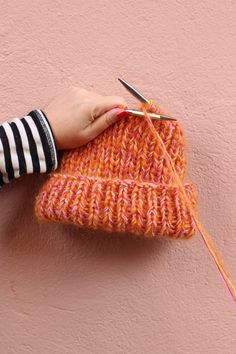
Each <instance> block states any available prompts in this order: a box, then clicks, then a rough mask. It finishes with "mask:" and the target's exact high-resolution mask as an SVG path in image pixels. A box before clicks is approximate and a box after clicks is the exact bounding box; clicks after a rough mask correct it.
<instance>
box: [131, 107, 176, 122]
mask: <svg viewBox="0 0 236 354" xmlns="http://www.w3.org/2000/svg"><path fill="white" fill-rule="evenodd" d="M124 112H127V113H128V114H129V115H131V116H135V117H144V113H143V112H142V111H138V110H135V109H125V111H124ZM148 115H149V116H150V118H152V119H160V120H175V121H176V120H177V119H175V118H172V117H169V116H164V115H163V114H157V113H150V112H148Z"/></svg>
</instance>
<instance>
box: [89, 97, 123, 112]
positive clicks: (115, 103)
mask: <svg viewBox="0 0 236 354" xmlns="http://www.w3.org/2000/svg"><path fill="white" fill-rule="evenodd" d="M116 107H119V108H123V109H125V108H127V103H126V101H125V99H124V98H123V97H121V96H100V97H99V98H98V99H97V101H96V102H95V104H94V108H93V115H94V116H95V117H99V116H101V115H102V114H103V113H105V112H107V111H110V110H111V109H112V108H116Z"/></svg>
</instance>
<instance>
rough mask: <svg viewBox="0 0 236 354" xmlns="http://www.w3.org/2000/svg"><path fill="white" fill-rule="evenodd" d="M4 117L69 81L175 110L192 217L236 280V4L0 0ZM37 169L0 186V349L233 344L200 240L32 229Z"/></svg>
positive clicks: (37, 103) (228, 309)
mask: <svg viewBox="0 0 236 354" xmlns="http://www.w3.org/2000/svg"><path fill="white" fill-rule="evenodd" d="M0 8H1V21H0V43H1V47H0V79H1V105H0V117H1V120H2V121H3V120H5V119H8V118H12V117H15V116H20V115H23V114H26V113H27V112H28V111H29V110H31V109H33V108H38V107H39V108H43V107H44V106H45V104H46V103H47V102H49V100H50V99H51V98H52V97H53V96H54V95H55V94H56V93H57V92H59V91H60V90H61V89H62V88H63V87H65V85H70V84H75V85H76V84H77V85H81V86H83V87H86V88H87V89H93V90H95V91H98V92H100V93H104V94H119V95H124V96H125V97H126V98H127V99H128V100H129V103H130V105H133V104H135V101H134V100H132V99H130V97H129V95H128V94H127V93H126V91H124V90H123V88H122V87H121V86H120V84H119V83H118V82H117V77H118V76H121V77H123V78H125V79H127V80H128V81H131V82H132V83H134V84H136V86H137V87H139V88H140V89H142V90H143V91H144V93H146V94H147V95H150V96H151V97H152V98H153V99H155V101H157V102H161V103H162V105H164V106H165V107H166V109H168V111H169V112H172V113H173V114H175V115H176V116H177V117H179V118H180V120H181V122H182V124H183V126H184V129H185V133H186V138H187V144H188V159H189V166H188V167H189V177H190V178H191V179H192V180H193V182H195V183H196V185H197V186H198V191H199V199H200V205H201V220H202V221H203V223H204V224H205V226H206V227H207V229H208V230H209V231H210V232H211V233H212V234H213V235H214V237H215V239H216V243H217V246H218V248H219V249H220V250H221V253H222V255H223V258H224V260H225V263H226V265H227V268H228V269H229V270H230V272H231V274H232V278H233V279H234V282H236V257H235V254H236V234H235V232H236V217H235V215H236V206H235V200H236V187H235V186H236V169H235V166H236V152H235V151H236V142H235V140H236V118H235V117H236V115H235V114H236V103H235V96H236V90H235V87H236V64H235V55H236V47H235V43H236V22H235V18H236V5H235V1H229V0H224V1H223V0H222V1H220V0H219V1H214V0H208V1H203V0H201V1H197V0H196V1H193V0H192V1H181V0H178V1H177V0H176V1H164V0H163V1H161V0H156V1H154V0H129V1H120V2H116V1H108V0H107V1H95V0H93V1H92V0H87V1H76V0H73V1H67V2H65V1H32V2H30V1H26V0H24V1H22V0H21V1H16V0H14V1H13V0H12V1H10V2H5V1H0ZM45 177H46V176H43V175H40V176H34V177H33V176H24V177H23V178H22V179H21V180H18V181H14V182H13V183H12V184H11V185H8V186H6V187H4V189H3V190H2V191H1V192H0V193H1V198H0V200H1V216H0V279H1V286H0V346H1V348H0V350H1V353H4V354H5V353H7V354H8V353H17V354H21V353H22V354H23V353H24V354H26V353H67V354H69V353H116V354H118V353H158V354H162V353H163V354H166V353H168V354H175V353H186V354H189V353H191V354H199V353H207V354H208V353H214V354H231V353H235V345H236V335H235V332H236V316H235V305H234V304H233V301H232V300H231V298H230V297H229V296H228V294H227V291H226V289H225V287H224V285H223V283H222V281H221V278H220V276H219V274H218V272H217V270H216V267H215V266H214V264H213V261H212V260H211V258H210V257H209V255H208V252H207V250H206V249H205V247H204V245H203V243H202V242H201V240H200V237H199V236H196V237H195V238H193V239H192V240H190V241H189V242H175V241H167V240H162V241H157V242H142V241H138V240H133V239H131V238H130V237H128V236H127V237H125V238H124V237H122V238H120V237H117V236H115V235H114V236H110V237H108V236H106V235H100V234H98V233H96V232H94V233H91V232H85V231H83V232H81V231H78V230H76V229H74V228H73V227H71V226H61V225H49V226H39V225H38V223H37V220H36V219H35V217H34V213H33V201H34V197H35V195H36V193H37V190H38V189H39V186H40V184H41V183H42V182H43V180H44V179H45Z"/></svg>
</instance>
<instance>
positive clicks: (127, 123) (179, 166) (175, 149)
mask: <svg viewBox="0 0 236 354" xmlns="http://www.w3.org/2000/svg"><path fill="white" fill-rule="evenodd" d="M153 124H154V126H155V128H156V130H157V131H158V133H159V134H160V136H161V138H162V140H163V142H164V144H165V146H166V149H167V151H168V153H169V154H170V156H171V158H172V161H173V163H174V165H175V169H176V171H177V173H178V174H179V176H180V178H181V179H182V180H183V179H184V175H185V171H186V159H185V154H184V148H185V144H184V137H183V131H182V129H181V127H180V126H179V124H178V123H177V122H170V121H153ZM60 169H61V172H62V171H63V172H64V173H68V174H72V175H75V176H76V175H77V174H78V175H80V176H81V175H85V176H91V177H93V176H96V177H100V178H108V179H121V180H126V179H128V180H132V179H133V180H137V181H140V182H153V183H163V184H170V183H172V182H173V180H172V176H171V174H170V171H169V168H168V166H167V163H166V160H165V158H164V154H163V151H162V150H161V148H160V146H159V144H158V142H156V140H155V139H154V137H153V135H152V132H151V131H150V129H149V127H148V125H147V122H146V121H145V120H141V119H140V118H138V117H129V118H127V119H126V120H122V121H120V122H118V123H116V124H114V125H112V126H111V127H109V128H108V129H106V131H104V132H103V133H102V134H100V135H99V136H98V137H97V138H96V139H94V140H93V141H91V142H89V143H88V144H86V145H84V146H81V147H80V148H78V149H74V150H70V151H66V152H65V154H64V155H63V158H62V161H61V167H60Z"/></svg>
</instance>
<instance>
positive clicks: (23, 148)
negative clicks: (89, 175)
mask: <svg viewBox="0 0 236 354" xmlns="http://www.w3.org/2000/svg"><path fill="white" fill-rule="evenodd" d="M57 166H58V152H57V148H56V145H55V139H54V136H53V132H52V129H51V126H50V123H49V121H48V119H47V117H46V115H45V113H44V112H43V111H42V110H40V109H37V110H32V111H31V112H29V113H28V114H27V115H26V116H24V117H21V118H15V119H12V120H11V121H7V122H4V123H3V124H2V125H0V186H3V185H4V184H6V183H9V182H10V181H11V180H13V179H15V178H18V177H20V176H21V175H22V174H25V173H27V174H29V173H45V172H50V171H52V170H55V169H56V168H57Z"/></svg>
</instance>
